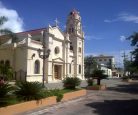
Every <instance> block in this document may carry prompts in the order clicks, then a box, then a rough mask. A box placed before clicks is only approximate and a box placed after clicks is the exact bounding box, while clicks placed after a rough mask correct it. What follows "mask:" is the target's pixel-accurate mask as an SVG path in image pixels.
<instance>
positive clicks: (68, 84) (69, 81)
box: [63, 77, 81, 89]
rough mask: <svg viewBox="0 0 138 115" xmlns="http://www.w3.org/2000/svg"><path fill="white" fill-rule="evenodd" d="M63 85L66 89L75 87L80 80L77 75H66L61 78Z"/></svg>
mask: <svg viewBox="0 0 138 115" xmlns="http://www.w3.org/2000/svg"><path fill="white" fill-rule="evenodd" d="M63 83H64V87H65V88H67V89H75V88H76V86H79V85H80V83H81V80H80V79H79V78H77V77H66V78H65V79H64V80H63Z"/></svg>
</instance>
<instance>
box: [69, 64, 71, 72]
mask: <svg viewBox="0 0 138 115" xmlns="http://www.w3.org/2000/svg"><path fill="white" fill-rule="evenodd" d="M69 73H71V64H69Z"/></svg>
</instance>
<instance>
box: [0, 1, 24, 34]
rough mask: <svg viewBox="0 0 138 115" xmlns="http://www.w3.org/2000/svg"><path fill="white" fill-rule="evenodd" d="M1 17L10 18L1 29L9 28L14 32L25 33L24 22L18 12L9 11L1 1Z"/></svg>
mask: <svg viewBox="0 0 138 115" xmlns="http://www.w3.org/2000/svg"><path fill="white" fill-rule="evenodd" d="M0 16H5V17H7V18H8V21H7V22H5V23H4V24H3V26H2V27H0V28H1V29H3V28H8V29H10V30H11V31H13V32H21V31H23V30H24V29H23V20H22V18H20V17H19V15H18V13H17V11H16V10H13V9H8V8H6V6H4V5H3V4H2V2H1V1H0Z"/></svg>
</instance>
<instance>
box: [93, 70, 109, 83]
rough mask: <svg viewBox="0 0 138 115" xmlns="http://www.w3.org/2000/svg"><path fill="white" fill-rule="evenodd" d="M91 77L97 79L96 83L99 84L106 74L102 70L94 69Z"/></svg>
mask: <svg viewBox="0 0 138 115" xmlns="http://www.w3.org/2000/svg"><path fill="white" fill-rule="evenodd" d="M92 76H93V78H95V79H97V85H101V80H102V79H106V78H107V77H108V76H107V75H105V74H104V71H103V70H98V69H96V70H94V71H93V74H92Z"/></svg>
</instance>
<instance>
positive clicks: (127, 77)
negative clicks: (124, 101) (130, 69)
mask: <svg viewBox="0 0 138 115" xmlns="http://www.w3.org/2000/svg"><path fill="white" fill-rule="evenodd" d="M122 79H123V80H127V79H130V77H129V76H123V77H122Z"/></svg>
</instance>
